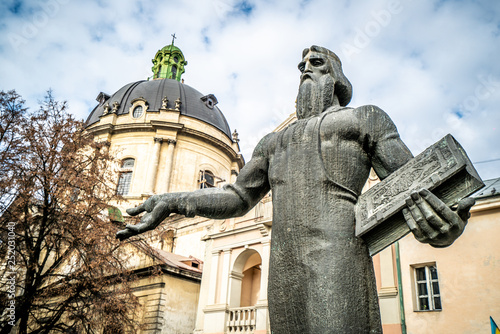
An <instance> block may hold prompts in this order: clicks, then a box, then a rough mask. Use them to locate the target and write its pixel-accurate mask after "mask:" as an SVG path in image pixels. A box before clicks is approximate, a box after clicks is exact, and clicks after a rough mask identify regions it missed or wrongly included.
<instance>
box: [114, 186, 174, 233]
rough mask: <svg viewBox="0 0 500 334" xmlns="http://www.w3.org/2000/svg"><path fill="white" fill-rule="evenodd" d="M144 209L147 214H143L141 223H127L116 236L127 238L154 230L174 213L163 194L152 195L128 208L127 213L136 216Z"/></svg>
mask: <svg viewBox="0 0 500 334" xmlns="http://www.w3.org/2000/svg"><path fill="white" fill-rule="evenodd" d="M144 211H146V214H145V215H144V216H142V218H141V222H140V223H138V224H136V225H130V224H127V226H125V229H124V230H121V231H118V233H116V237H117V238H118V239H120V240H125V239H127V238H130V237H132V236H134V235H137V234H140V233H144V232H146V231H149V230H153V229H155V228H156V227H157V226H158V225H160V223H161V222H162V221H163V220H164V219H165V218H167V217H168V216H169V215H170V214H171V213H172V210H171V208H169V205H168V201H167V200H166V198H165V196H163V195H154V196H151V197H150V198H148V199H147V200H146V201H145V202H144V203H142V204H141V205H139V206H137V207H135V208H130V209H127V213H128V214H129V215H131V216H136V215H138V214H139V213H141V212H144Z"/></svg>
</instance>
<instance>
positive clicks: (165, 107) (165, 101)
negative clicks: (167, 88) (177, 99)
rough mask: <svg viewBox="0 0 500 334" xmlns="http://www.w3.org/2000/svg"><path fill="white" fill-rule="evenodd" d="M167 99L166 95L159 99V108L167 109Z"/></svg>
mask: <svg viewBox="0 0 500 334" xmlns="http://www.w3.org/2000/svg"><path fill="white" fill-rule="evenodd" d="M167 104H168V99H167V97H166V96H164V97H163V99H161V109H167Z"/></svg>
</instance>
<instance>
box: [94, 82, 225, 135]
mask: <svg viewBox="0 0 500 334" xmlns="http://www.w3.org/2000/svg"><path fill="white" fill-rule="evenodd" d="M164 98H166V99H167V100H168V102H166V104H165V103H164ZM136 99H143V100H145V103H146V104H147V105H148V109H147V111H148V112H154V111H156V112H158V111H160V109H171V110H178V111H180V114H181V115H183V116H189V117H193V118H196V119H198V120H201V121H203V122H205V123H208V124H210V125H213V126H214V127H216V128H217V129H219V130H221V131H222V132H224V134H226V136H228V138H231V131H230V129H229V125H228V123H227V121H226V118H225V117H224V115H223V114H222V112H221V111H220V110H219V108H217V106H216V104H217V99H216V98H215V96H214V95H212V94H209V95H203V94H202V93H200V92H199V91H197V90H196V89H194V88H192V87H190V86H188V85H186V84H184V83H182V82H179V81H177V80H173V79H156V80H149V81H148V80H141V81H136V82H132V83H129V84H127V85H125V86H123V87H122V88H120V89H119V90H118V91H117V92H116V93H114V94H112V95H111V96H107V95H106V94H104V93H101V94H99V96H98V100H99V102H100V103H99V105H98V106H97V107H95V108H94V110H93V111H92V112H91V114H90V116H89V117H88V119H87V122H86V125H87V127H89V126H91V125H92V124H94V123H97V122H99V120H100V117H101V116H103V115H105V114H106V113H107V111H106V109H108V110H109V111H111V110H112V109H113V111H112V112H113V113H116V115H117V116H120V115H124V114H128V113H129V110H130V107H131V106H132V103H133V101H135V100H136ZM179 101H180V103H179Z"/></svg>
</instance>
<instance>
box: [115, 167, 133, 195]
mask: <svg viewBox="0 0 500 334" xmlns="http://www.w3.org/2000/svg"><path fill="white" fill-rule="evenodd" d="M131 181H132V172H122V173H120V177H119V178H118V187H117V188H116V193H117V194H118V195H122V196H124V195H127V194H128V192H129V191H130V182H131Z"/></svg>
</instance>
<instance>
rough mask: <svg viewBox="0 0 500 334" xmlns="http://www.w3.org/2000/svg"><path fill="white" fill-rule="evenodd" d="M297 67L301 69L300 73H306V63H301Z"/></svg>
mask: <svg viewBox="0 0 500 334" xmlns="http://www.w3.org/2000/svg"><path fill="white" fill-rule="evenodd" d="M297 67H298V68H299V71H300V72H304V69H305V67H306V63H304V62H300V63H299V66H297Z"/></svg>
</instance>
